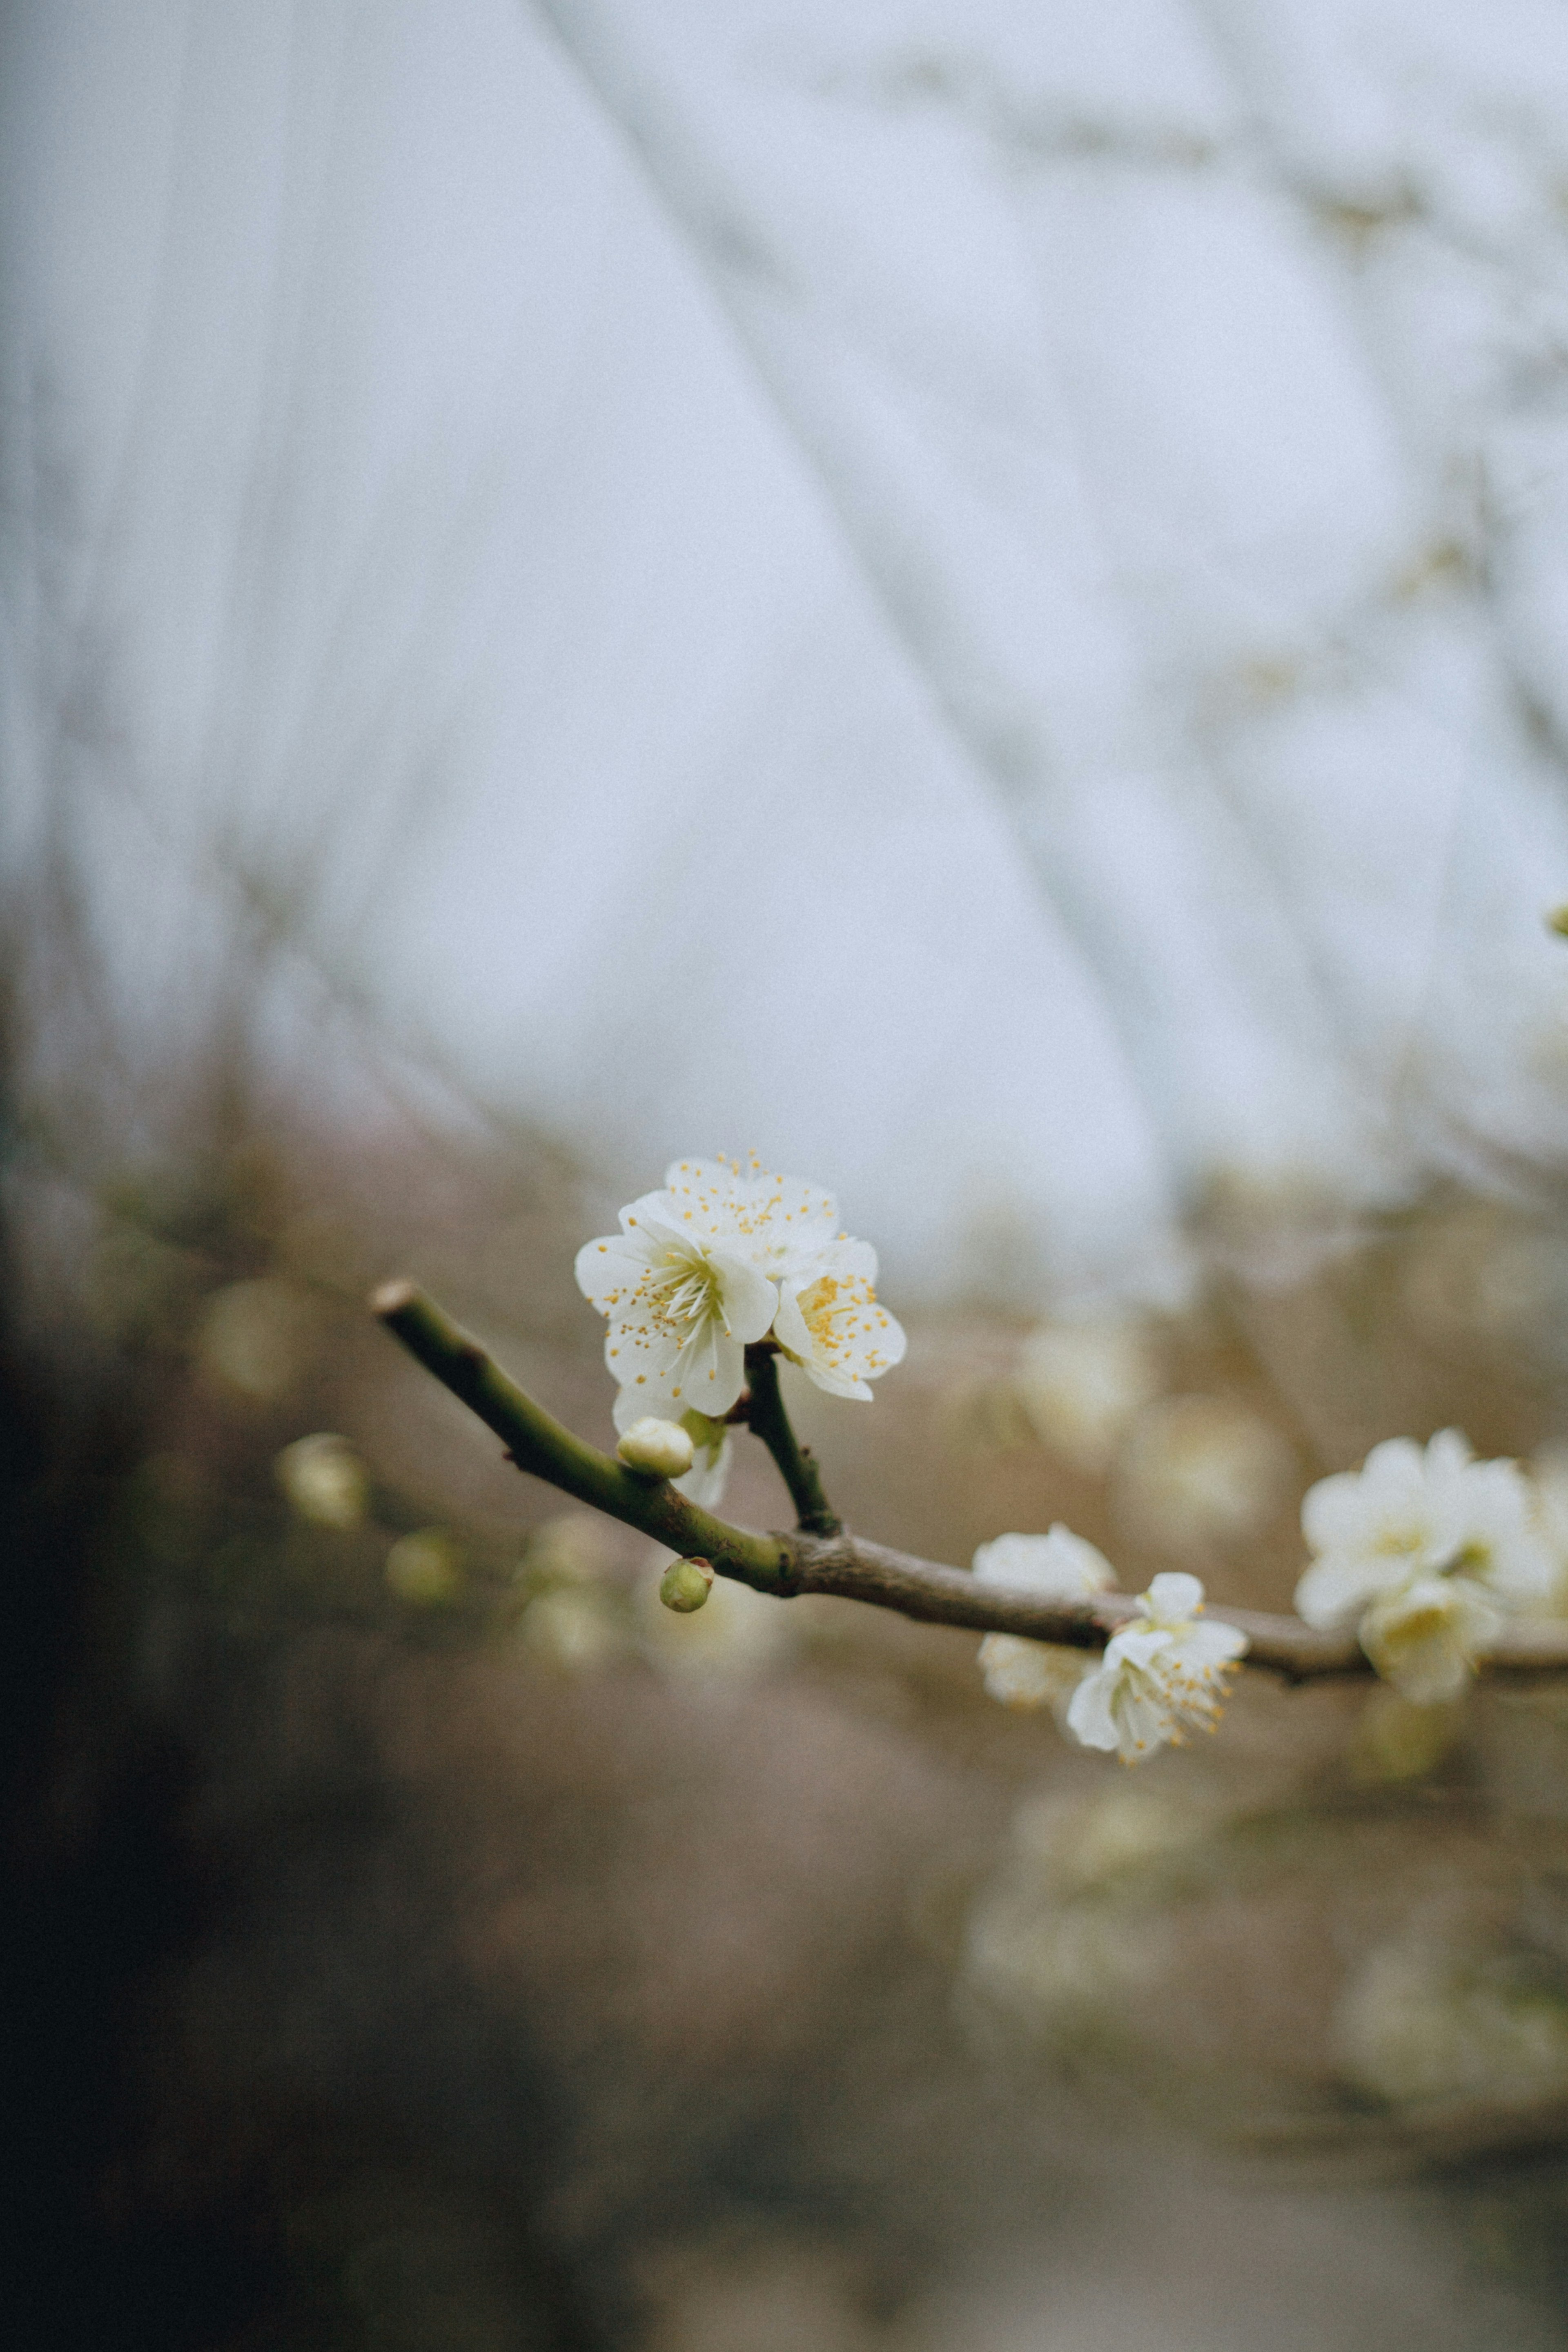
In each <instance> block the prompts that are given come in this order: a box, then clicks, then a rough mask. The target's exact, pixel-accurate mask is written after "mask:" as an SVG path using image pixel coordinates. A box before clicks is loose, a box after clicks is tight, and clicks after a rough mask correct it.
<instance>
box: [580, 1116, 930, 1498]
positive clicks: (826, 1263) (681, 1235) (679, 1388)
mask: <svg viewBox="0 0 1568 2352" xmlns="http://www.w3.org/2000/svg"><path fill="white" fill-rule="evenodd" d="M621 1228H622V1230H621V1232H620V1233H619V1234H607V1235H605V1236H603V1237H602V1238H600V1239H599V1240H596V1241H592V1242H588V1243H587V1244H584V1247H583V1248H582V1249H581V1250H580V1251H579V1252H578V1254H577V1284H578V1287H579V1288H580V1289H581V1290H582V1292H583V1293H584V1297H587V1298H588V1299H590V1300H591V1301H592V1303H593V1304H594V1305H595V1307H597V1308H598V1309H599V1311H600V1313H601V1314H602V1315H605V1316H606V1317H607V1318H609V1326H610V1328H609V1331H608V1334H607V1336H606V1338H605V1362H606V1363H607V1365H608V1366H609V1369H610V1370H611V1372H612V1373H613V1374H614V1376H615V1378H616V1381H618V1382H619V1383H620V1385H621V1394H620V1397H619V1399H618V1400H617V1402H616V1427H617V1428H619V1429H621V1430H623V1431H624V1430H625V1429H626V1428H627V1427H629V1426H630V1424H631V1423H632V1422H633V1421H636V1420H641V1419H643V1418H645V1417H646V1416H647V1414H648V1413H650V1412H651V1413H662V1414H666V1415H668V1417H670V1418H672V1419H674V1420H679V1419H680V1418H681V1416H682V1415H683V1413H685V1412H688V1411H695V1412H698V1413H700V1414H701V1415H702V1416H704V1418H705V1419H707V1420H709V1421H714V1420H721V1419H722V1417H723V1415H724V1414H725V1413H726V1412H728V1411H729V1409H730V1407H731V1405H732V1404H733V1403H734V1402H735V1400H736V1398H737V1397H738V1396H739V1395H740V1393H741V1389H742V1384H743V1381H744V1378H745V1370H744V1351H745V1349H746V1347H747V1346H748V1345H750V1344H751V1342H752V1341H753V1340H757V1339H765V1338H767V1337H768V1336H769V1334H770V1333H771V1334H772V1335H773V1337H774V1338H775V1339H777V1341H778V1344H779V1346H780V1347H781V1348H782V1349H783V1350H784V1354H785V1355H786V1356H788V1357H789V1358H790V1359H791V1360H792V1361H794V1362H795V1363H797V1364H799V1365H800V1366H801V1368H802V1370H804V1371H805V1374H806V1376H807V1378H808V1379H810V1380H812V1381H815V1382H816V1385H817V1387H818V1388H822V1389H826V1390H828V1391H831V1392H832V1393H833V1394H834V1395H836V1396H854V1397H868V1396H869V1395H870V1393H871V1391H870V1389H869V1387H868V1381H872V1380H874V1379H875V1378H876V1377H877V1375H878V1373H879V1372H883V1371H886V1370H888V1369H889V1367H890V1366H891V1365H893V1364H896V1363H898V1362H899V1361H900V1359H901V1357H902V1355H903V1352H904V1335H903V1332H902V1331H901V1329H900V1327H899V1325H898V1324H897V1323H896V1322H895V1320H894V1319H893V1318H892V1317H891V1316H890V1315H889V1313H888V1310H887V1308H886V1307H883V1306H882V1305H880V1303H879V1300H878V1297H877V1292H876V1280H877V1254H876V1252H875V1250H873V1249H872V1248H871V1247H870V1245H869V1244H868V1243H866V1242H858V1241H854V1240H852V1239H851V1238H850V1236H849V1235H848V1234H845V1233H841V1232H840V1231H839V1229H838V1210H837V1203H836V1202H835V1201H834V1198H833V1195H832V1194H831V1193H830V1192H823V1191H822V1189H821V1188H820V1186H818V1185H815V1184H808V1183H805V1181H802V1180H801V1179H800V1178H798V1177H794V1176H775V1175H773V1174H770V1173H769V1171H767V1170H765V1169H763V1167H762V1165H761V1164H760V1162H758V1161H756V1160H752V1162H751V1163H750V1164H749V1165H747V1166H742V1163H741V1162H740V1161H739V1160H724V1159H714V1160H675V1161H673V1162H672V1163H671V1165H670V1167H669V1168H668V1171H666V1176H665V1185H664V1189H663V1191H662V1192H648V1193H645V1194H644V1195H643V1197H642V1199H641V1200H639V1201H634V1202H632V1204H631V1206H630V1207H629V1208H627V1209H623V1210H622V1212H621ZM708 1450H709V1452H710V1455H711V1460H710V1465H708V1471H707V1474H706V1475H708V1476H709V1477H710V1478H711V1477H715V1476H721V1474H722V1456H723V1447H722V1444H714V1445H713V1446H711V1447H710V1448H709V1449H708ZM683 1491H686V1489H685V1488H684V1486H683ZM703 1499H705V1500H713V1499H716V1496H713V1495H708V1496H704V1497H703Z"/></svg>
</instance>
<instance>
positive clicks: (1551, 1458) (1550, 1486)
mask: <svg viewBox="0 0 1568 2352" xmlns="http://www.w3.org/2000/svg"><path fill="white" fill-rule="evenodd" d="M1531 1471H1532V1481H1531V1483H1532V1484H1533V1486H1534V1488H1535V1523H1536V1526H1537V1527H1538V1528H1539V1529H1540V1531H1541V1539H1542V1542H1543V1543H1544V1545H1545V1546H1546V1549H1547V1550H1548V1552H1549V1553H1550V1554H1551V1556H1552V1571H1553V1575H1552V1596H1551V1601H1550V1604H1549V1605H1550V1606H1551V1607H1552V1609H1553V1610H1556V1611H1559V1612H1562V1611H1563V1610H1568V1447H1563V1446H1561V1445H1552V1446H1547V1447H1545V1448H1544V1449H1543V1450H1542V1452H1541V1453H1540V1454H1537V1455H1536V1457H1535V1460H1534V1462H1533V1463H1532V1465H1531Z"/></svg>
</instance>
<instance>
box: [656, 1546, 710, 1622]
mask: <svg viewBox="0 0 1568 2352" xmlns="http://www.w3.org/2000/svg"><path fill="white" fill-rule="evenodd" d="M712 1590H713V1571H712V1570H711V1569H710V1567H709V1565H708V1562H707V1561H706V1560H705V1559H672V1560H671V1561H670V1563H669V1566H668V1568H667V1569H666V1570H665V1571H664V1574H663V1575H662V1576H661V1577H660V1578H659V1580H658V1597H659V1599H660V1600H661V1601H663V1603H664V1605H665V1607H666V1608H667V1609H673V1610H674V1611H675V1612H676V1614H677V1615H678V1616H680V1617H689V1616H690V1614H691V1612H692V1611H693V1610H694V1609H700V1608H701V1606H702V1603H703V1602H704V1601H706V1600H707V1598H708V1595H709V1594H710V1592H711V1591H712Z"/></svg>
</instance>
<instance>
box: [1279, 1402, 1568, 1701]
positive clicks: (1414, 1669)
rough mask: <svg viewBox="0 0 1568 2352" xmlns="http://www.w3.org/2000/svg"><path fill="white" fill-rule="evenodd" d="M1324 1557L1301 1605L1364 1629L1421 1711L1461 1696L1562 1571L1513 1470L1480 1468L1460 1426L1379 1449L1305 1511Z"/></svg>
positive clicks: (1316, 1549)
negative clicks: (1508, 1622) (1503, 1635)
mask: <svg viewBox="0 0 1568 2352" xmlns="http://www.w3.org/2000/svg"><path fill="white" fill-rule="evenodd" d="M1301 1526H1302V1530H1303V1532H1304V1534H1305V1536H1306V1538H1307V1543H1308V1548H1309V1549H1310V1550H1311V1551H1312V1552H1313V1554H1314V1555H1315V1557H1314V1559H1313V1560H1312V1563H1311V1565H1310V1568H1308V1570H1306V1572H1305V1574H1304V1575H1303V1576H1302V1577H1301V1580H1300V1583H1299V1584H1298V1585H1297V1587H1296V1608H1297V1612H1298V1613H1299V1614H1300V1616H1302V1617H1303V1618H1305V1620H1306V1622H1307V1623H1308V1624H1309V1625H1315V1626H1317V1627H1319V1628H1320V1629H1321V1630H1323V1631H1332V1630H1335V1629H1339V1628H1347V1629H1348V1628H1349V1627H1351V1626H1352V1625H1353V1626H1354V1627H1355V1628H1356V1630H1357V1633H1358V1636H1359V1639H1360V1641H1361V1644H1362V1647H1363V1650H1364V1651H1365V1652H1366V1654H1367V1656H1368V1657H1369V1658H1370V1659H1371V1660H1372V1662H1373V1665H1374V1666H1376V1668H1377V1670H1378V1672H1379V1674H1381V1675H1384V1677H1385V1678H1386V1679H1387V1680H1388V1681H1390V1682H1391V1683H1393V1684H1394V1686H1395V1688H1396V1689H1398V1690H1400V1691H1402V1692H1403V1693H1404V1694H1405V1696H1406V1697H1407V1698H1411V1699H1415V1700H1417V1701H1421V1702H1423V1703H1426V1702H1429V1701H1436V1700H1437V1699H1441V1698H1451V1697H1454V1696H1458V1692H1459V1691H1460V1690H1461V1689H1462V1688H1463V1687H1464V1685H1465V1682H1466V1680H1467V1679H1468V1675H1469V1674H1470V1672H1471V1671H1472V1669H1473V1667H1474V1664H1475V1662H1476V1659H1477V1658H1478V1656H1479V1654H1480V1653H1481V1652H1482V1650H1484V1649H1485V1647H1486V1646H1487V1644H1488V1643H1489V1642H1490V1641H1492V1640H1494V1639H1495V1638H1496V1635H1497V1633H1498V1632H1499V1630H1500V1625H1501V1622H1502V1612H1504V1611H1505V1610H1508V1609H1530V1608H1540V1607H1542V1606H1544V1605H1546V1604H1547V1603H1548V1602H1549V1601H1550V1599H1551V1595H1552V1587H1553V1583H1554V1580H1555V1572H1556V1571H1555V1564H1554V1562H1553V1559H1552V1551H1551V1548H1550V1545H1549V1544H1548V1542H1547V1541H1546V1539H1545V1537H1544V1535H1543V1533H1542V1527H1541V1524H1540V1519H1539V1516H1538V1504H1537V1497H1536V1496H1535V1495H1534V1494H1533V1493H1532V1491H1531V1485H1530V1481H1529V1480H1528V1479H1527V1478H1526V1476H1525V1475H1524V1474H1523V1472H1522V1471H1521V1469H1520V1467H1519V1465H1518V1464H1517V1463H1514V1462H1478V1461H1477V1460H1476V1459H1475V1458H1474V1456H1473V1454H1471V1451H1470V1448H1469V1445H1468V1443H1467V1441H1466V1440H1465V1439H1464V1438H1463V1437H1462V1436H1461V1435H1460V1434H1459V1433H1458V1430H1454V1429H1445V1430H1440V1431H1439V1432H1438V1433H1437V1435H1436V1437H1434V1438H1433V1439H1432V1440H1431V1442H1430V1443H1429V1444H1427V1445H1426V1446H1425V1447H1423V1446H1420V1445H1417V1444H1415V1440H1414V1439H1413V1438H1408V1437H1394V1438H1389V1439H1388V1440H1386V1442H1385V1443H1384V1444H1381V1445H1374V1446H1373V1450H1372V1452H1371V1453H1370V1454H1368V1455H1367V1458H1366V1461H1365V1463H1364V1465H1363V1467H1362V1468H1361V1469H1360V1470H1359V1471H1341V1472H1339V1473H1337V1474H1336V1475H1334V1476H1332V1477H1330V1478H1322V1479H1320V1480H1319V1482H1318V1484H1317V1485H1316V1486H1313V1487H1311V1488H1310V1491H1309V1492H1308V1494H1307V1496H1306V1498H1305V1500H1304V1501H1303V1503H1302V1506H1301Z"/></svg>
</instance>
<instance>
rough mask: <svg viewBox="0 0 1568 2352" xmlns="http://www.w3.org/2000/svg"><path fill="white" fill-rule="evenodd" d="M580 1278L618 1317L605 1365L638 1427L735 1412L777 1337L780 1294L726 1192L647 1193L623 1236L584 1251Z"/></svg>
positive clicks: (627, 1214)
mask: <svg viewBox="0 0 1568 2352" xmlns="http://www.w3.org/2000/svg"><path fill="white" fill-rule="evenodd" d="M576 1273H577V1287H578V1288H579V1289H580V1290H581V1291H582V1293H583V1295H584V1297H585V1298H587V1299H588V1300H589V1301H590V1302H591V1303H592V1305H594V1306H595V1307H597V1308H598V1310H599V1312H600V1314H601V1315H604V1316H606V1317H607V1318H609V1330H608V1331H607V1333H606V1334H605V1363H606V1364H607V1365H608V1366H609V1369H610V1371H611V1372H612V1374H613V1375H614V1377H615V1379H616V1381H618V1382H619V1383H620V1386H621V1390H622V1395H623V1399H624V1400H625V1402H626V1409H627V1410H628V1411H629V1412H632V1418H633V1419H636V1420H641V1419H642V1418H643V1417H644V1416H645V1415H647V1414H650V1413H651V1414H658V1415H662V1416H663V1417H664V1418H666V1419H668V1420H671V1421H679V1419H680V1416H681V1414H682V1413H683V1412H688V1411H689V1410H691V1409H693V1408H695V1409H696V1410H697V1411H698V1412H703V1413H706V1414H709V1415H710V1416H713V1417H720V1416H722V1415H723V1414H724V1413H726V1412H728V1411H729V1409H730V1407H731V1405H732V1404H733V1403H734V1402H735V1399H736V1398H737V1397H738V1396H739V1395H740V1393H741V1390H742V1385H743V1384H744V1381H745V1349H746V1347H747V1345H748V1343H749V1342H750V1341H752V1340H753V1339H763V1337H764V1336H765V1335H766V1333H767V1332H768V1330H769V1329H770V1328H772V1324H773V1313H774V1309H775V1307H776V1306H777V1303H778V1292H777V1290H776V1289H775V1288H774V1286H773V1284H772V1283H771V1282H770V1281H769V1280H768V1278H767V1276H765V1275H763V1274H761V1273H759V1272H758V1270H757V1268H756V1266H755V1265H754V1264H753V1263H752V1256H751V1253H750V1250H749V1247H748V1242H747V1236H746V1235H745V1234H743V1233H742V1231H741V1230H740V1227H739V1225H738V1223H737V1222H736V1217H735V1213H734V1208H733V1204H732V1202H731V1199H730V1198H729V1196H728V1195H727V1194H726V1193H725V1192H723V1191H722V1190H720V1189H713V1190H710V1191H704V1192H696V1191H694V1192H690V1193H689V1194H688V1195H687V1196H686V1197H685V1198H684V1199H682V1198H681V1197H680V1196H679V1195H677V1194H676V1193H674V1192H670V1191H668V1189H667V1190H666V1191H664V1192H645V1193H644V1194H643V1196H642V1198H641V1199H640V1200H637V1201H634V1202H632V1203H631V1205H630V1207H629V1208H626V1209H623V1210H622V1211H621V1231H620V1232H619V1234H605V1236H604V1237H603V1238H601V1239H599V1240H597V1241H591V1242H585V1243H584V1245H583V1247H582V1248H581V1249H580V1250H579V1251H578V1253H577V1266H576ZM627 1391H632V1392H633V1393H632V1394H631V1395H630V1396H627V1393H626V1392H627ZM633 1407H635V1411H632V1408H633Z"/></svg>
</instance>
